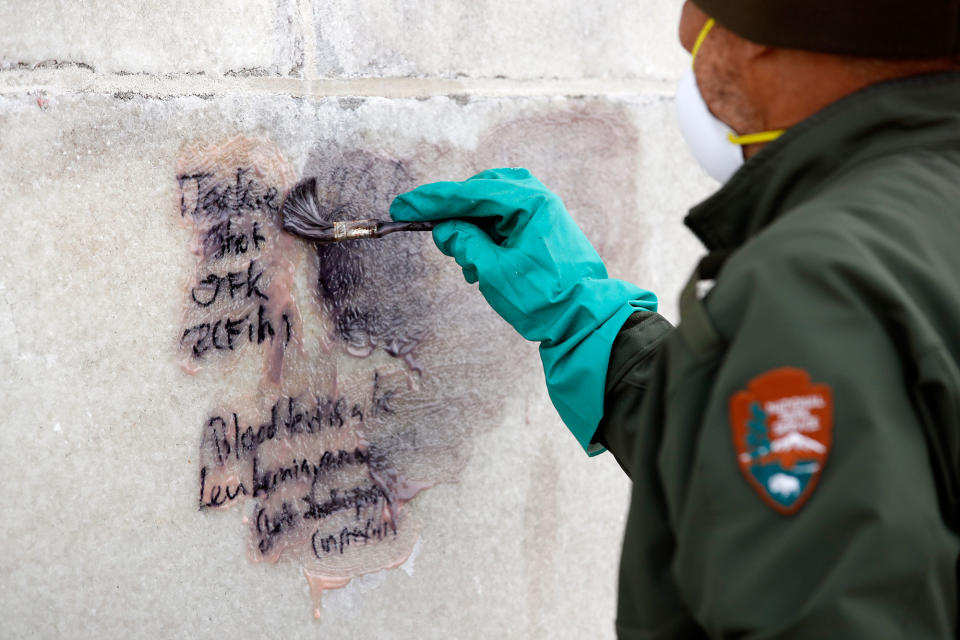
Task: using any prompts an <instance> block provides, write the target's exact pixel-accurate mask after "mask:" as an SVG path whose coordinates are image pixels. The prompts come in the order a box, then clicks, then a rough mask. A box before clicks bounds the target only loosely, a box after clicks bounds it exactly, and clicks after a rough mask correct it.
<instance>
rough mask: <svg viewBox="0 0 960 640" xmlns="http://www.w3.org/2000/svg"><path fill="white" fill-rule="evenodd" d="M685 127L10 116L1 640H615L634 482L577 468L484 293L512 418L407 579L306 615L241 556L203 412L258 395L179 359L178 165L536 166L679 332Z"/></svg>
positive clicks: (48, 110)
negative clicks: (206, 478)
mask: <svg viewBox="0 0 960 640" xmlns="http://www.w3.org/2000/svg"><path fill="white" fill-rule="evenodd" d="M671 110H672V104H671V103H670V101H668V100H664V99H661V98H657V97H650V98H646V97H634V98H623V99H616V100H607V99H566V98H538V99H475V100H469V101H465V100H454V99H450V98H433V99H429V100H423V101H418V100H387V99H380V98H373V99H349V100H345V99H328V100H319V101H314V100H304V99H296V98H288V97H232V98H217V99H200V98H196V97H183V98H171V99H167V100H153V99H143V98H139V97H132V98H129V99H118V98H115V97H111V96H103V95H94V94H87V95H51V96H49V97H48V98H45V99H44V100H42V101H38V100H37V98H36V96H33V95H14V96H7V97H0V132H2V134H0V158H3V161H0V198H2V201H3V202H4V206H3V207H2V209H0V224H2V225H3V228H4V229H5V230H6V238H7V240H6V242H4V243H0V336H2V337H0V370H2V371H3V372H4V376H5V381H6V382H5V384H4V385H3V387H2V389H0V406H2V407H3V408H4V411H3V417H2V419H0V466H2V467H3V468H4V470H5V473H6V475H7V476H8V477H9V478H11V482H10V483H9V484H10V490H9V491H8V492H7V498H6V501H5V504H4V507H3V517H2V518H0V536H2V537H3V538H4V539H6V540H8V541H10V549H9V550H8V552H7V553H5V554H2V555H0V601H3V602H4V605H5V606H4V610H5V614H4V616H5V617H4V621H3V625H2V627H3V629H4V631H3V634H2V635H4V636H5V637H14V638H18V637H102V636H108V637H109V636H117V635H129V636H130V637H150V636H162V637H183V638H187V637H189V638H213V637H222V636H224V635H227V636H230V637H238V638H239V637H256V636H261V637H262V636H265V637H308V636H309V637H316V636H323V637H358V638H362V637H391V638H432V637H455V638H467V637H477V636H478V635H479V636H482V637H508V638H529V637H557V638H583V637H591V638H602V637H613V622H612V621H613V617H614V606H615V588H616V566H617V560H618V557H619V547H620V535H621V529H622V522H623V516H624V513H625V505H626V504H627V492H628V482H627V480H626V478H625V477H624V476H623V475H622V473H621V472H620V470H619V469H618V468H617V466H616V464H615V462H614V461H613V460H612V458H611V457H610V456H604V457H601V458H599V459H594V460H588V459H586V457H585V456H584V455H583V453H582V452H581V451H580V450H579V449H578V447H577V445H576V443H575V442H574V440H573V438H572V437H570V436H569V435H568V434H567V433H565V431H564V429H563V426H562V425H561V424H560V423H559V421H558V419H557V418H556V416H555V414H554V412H553V410H552V408H551V407H550V405H549V401H548V400H547V398H546V394H545V391H544V389H543V385H542V380H541V377H540V376H541V374H540V373H539V372H538V370H537V366H538V359H537V356H536V348H535V347H534V346H533V345H529V344H525V343H523V342H522V341H519V340H516V339H515V338H512V337H511V336H510V333H509V331H508V330H507V328H506V327H505V326H504V325H503V324H502V323H499V324H498V322H499V321H498V320H497V319H496V318H494V317H493V316H492V315H491V314H490V312H489V311H486V310H485V309H484V307H483V305H482V301H481V300H480V298H479V295H478V293H477V292H476V289H475V287H471V286H468V285H466V284H465V283H462V288H461V289H459V290H458V294H457V296H460V295H462V296H463V301H462V302H457V303H456V304H460V305H462V308H463V309H465V310H468V309H469V310H472V311H470V312H469V313H467V314H465V315H464V316H463V317H462V318H460V319H459V322H462V323H464V324H467V323H476V326H478V327H482V328H483V329H484V331H488V332H489V334H488V336H489V340H487V342H489V343H492V344H496V343H498V341H502V340H505V341H506V343H505V344H508V345H510V347H509V350H510V352H511V354H512V355H511V356H510V357H508V358H504V360H503V362H502V363H501V364H500V365H491V366H490V367H489V370H488V371H485V372H484V374H485V379H486V381H485V382H484V383H483V384H482V385H480V386H479V387H478V389H477V391H478V392H480V393H482V394H485V395H486V396H487V397H488V398H493V399H494V400H495V401H496V402H495V404H496V407H497V408H496V410H495V411H491V412H490V413H489V414H484V415H479V416H473V417H472V418H471V419H474V420H477V421H478V422H479V423H483V424H484V426H483V428H478V429H475V430H474V431H473V432H471V435H470V437H469V439H468V440H467V441H466V444H465V446H464V448H463V455H464V465H463V466H462V469H461V470H460V471H459V474H460V478H459V481H458V482H455V483H448V484H440V485H438V486H436V487H434V488H432V489H429V490H427V491H425V492H423V493H421V494H420V495H418V496H417V497H416V498H415V499H413V500H412V501H411V502H410V504H409V508H410V509H411V513H413V514H415V515H416V517H417V518H418V519H419V520H420V522H421V523H422V529H421V535H420V539H419V542H417V544H416V546H415V548H414V552H413V556H412V557H411V558H410V559H409V560H408V561H407V562H406V563H405V564H404V565H403V567H401V568H400V569H395V570H390V571H385V572H380V573H374V574H370V575H367V576H365V577H363V578H360V579H358V580H355V581H354V582H352V583H351V584H350V585H349V586H347V587H346V588H345V589H343V590H340V591H333V592H329V593H328V594H327V595H326V596H325V597H324V600H323V605H322V608H321V611H320V619H319V621H314V620H313V619H312V617H311V616H310V611H311V608H310V602H309V597H308V595H307V592H306V587H305V586H304V582H303V578H302V576H301V575H300V574H299V568H298V566H297V565H296V564H295V563H293V562H283V561H281V562H280V563H279V564H278V565H276V566H274V565H271V564H269V563H259V564H253V563H250V562H249V561H248V560H247V559H246V557H245V551H244V549H245V546H246V542H245V540H246V538H247V531H248V527H247V526H246V525H244V524H242V523H241V518H242V517H243V515H244V514H243V512H242V509H233V510H228V511H223V512H210V511H198V510H197V492H198V478H197V474H198V458H197V453H198V445H199V442H200V435H201V428H202V425H203V420H204V416H205V415H206V412H207V411H209V410H210V409H211V408H212V406H213V405H214V404H215V402H216V400H217V398H218V397H220V395H219V394H223V393H225V392H226V391H229V389H227V388H226V387H225V384H226V383H225V382H224V380H227V379H229V380H230V381H232V382H231V384H232V383H238V382H237V381H238V380H241V381H242V380H244V379H245V378H244V375H243V374H242V371H241V374H238V375H237V376H233V377H221V376H219V375H217V374H215V372H211V371H206V372H201V373H200V374H198V375H197V376H195V377H191V376H189V375H186V374H185V373H184V372H183V371H182V370H181V368H180V366H179V364H178V356H177V337H178V335H179V331H180V329H181V324H180V323H181V320H182V305H183V300H184V291H185V287H187V286H188V284H189V282H190V278H191V277H193V274H194V269H195V264H196V260H195V257H194V256H192V255H191V254H190V253H189V252H188V251H187V250H186V247H187V246H188V244H189V241H190V232H189V230H188V229H186V228H185V227H183V226H182V225H181V224H180V220H179V218H180V216H179V210H180V205H181V203H180V195H179V193H180V192H179V189H178V182H177V179H176V167H177V158H178V154H179V153H180V152H181V149H182V148H183V146H184V144H186V143H189V142H197V143H201V144H213V143H218V142H220V141H223V140H226V139H229V138H231V137H232V136H236V135H243V136H248V137H250V138H257V139H262V140H266V141H269V142H270V144H271V145H275V147H276V149H278V151H279V153H280V154H281V155H282V156H283V158H284V159H285V161H286V162H287V163H288V164H289V166H290V167H291V170H292V171H293V172H294V173H295V174H296V176H297V177H302V176H303V175H304V174H305V173H308V172H310V171H315V170H317V167H321V166H323V159H324V158H327V159H329V158H339V157H343V158H348V157H353V156H351V155H350V154H351V153H355V152H357V151H362V152H364V153H366V154H372V155H374V156H377V157H382V158H389V159H393V160H396V161H402V162H403V163H405V166H406V167H408V169H409V171H410V174H411V178H412V179H413V180H415V181H425V180H435V179H448V178H450V179H457V178H465V177H467V176H468V175H470V174H471V173H472V172H474V171H476V170H479V169H481V168H486V167H489V166H495V165H500V166H517V165H524V166H528V167H529V168H530V169H531V170H533V171H534V173H536V174H537V175H539V176H540V177H541V178H542V179H543V180H544V182H546V184H548V185H549V186H551V187H552V188H554V189H555V190H556V191H557V192H558V193H560V194H561V195H562V196H563V197H564V198H565V200H566V202H567V203H568V206H569V207H570V209H571V212H572V213H573V215H574V216H575V218H576V219H577V220H578V221H579V222H580V223H581V224H582V225H583V226H584V228H585V230H586V232H587V234H588V236H589V237H590V238H591V239H592V240H593V241H594V242H595V243H596V244H597V246H598V248H599V250H600V252H601V254H602V255H603V256H604V257H605V258H606V259H607V260H608V262H609V265H610V269H611V272H612V273H613V274H614V275H616V276H620V277H624V278H629V279H632V280H634V281H636V282H638V283H640V284H643V285H645V286H647V287H649V288H651V289H653V290H655V291H658V292H659V293H661V295H662V298H663V301H664V312H665V313H666V314H667V315H668V317H670V318H671V319H674V320H675V319H676V312H675V300H676V298H675V293H676V291H677V289H678V288H679V286H680V284H681V283H682V281H683V280H684V278H685V277H686V275H687V273H688V272H689V269H690V267H691V265H692V261H693V258H694V256H695V254H696V248H695V245H694V243H693V242H692V241H691V239H690V238H689V235H688V234H686V232H685V231H683V230H682V226H681V224H680V219H681V218H682V215H683V210H684V209H685V208H686V206H688V205H690V204H692V203H693V202H694V201H695V200H696V199H697V197H698V196H699V195H701V194H704V193H705V192H706V191H707V190H708V189H709V188H710V185H709V184H708V183H707V182H706V181H705V180H704V179H703V178H702V177H701V176H700V174H699V172H698V170H697V169H696V167H695V166H693V164H692V163H691V162H690V161H689V158H688V157H686V155H685V154H686V152H685V151H681V150H680V147H681V143H680V142H679V138H678V136H677V134H676V132H675V130H674V127H673V125H672V113H671ZM423 241H424V242H427V243H428V242H429V241H428V240H427V239H426V238H424V239H423ZM425 247H427V248H429V245H425ZM424 255H428V254H427V253H424ZM436 264H438V265H442V267H438V268H442V269H445V270H446V271H444V272H443V273H442V274H440V275H441V276H442V277H443V278H451V280H450V281H451V282H453V281H456V280H457V279H458V278H459V274H458V272H457V270H456V267H455V265H454V264H453V263H452V262H449V261H439V260H438V261H437V263H436ZM438 277H439V276H438ZM458 300H459V297H458ZM304 314H305V315H306V312H304ZM470 354H471V347H469V346H465V347H464V348H463V351H462V356H461V359H462V360H463V361H464V362H465V363H469V362H470V361H471V355H470ZM451 362H455V359H454V360H453V361H451ZM238 366H241V365H238ZM241 368H242V366H241ZM454 370H455V369H451V371H454ZM254 373H256V372H254ZM238 384H239V383H238ZM478 406H488V405H486V404H484V405H478ZM485 411H486V410H485Z"/></svg>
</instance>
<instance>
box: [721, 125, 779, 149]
mask: <svg viewBox="0 0 960 640" xmlns="http://www.w3.org/2000/svg"><path fill="white" fill-rule="evenodd" d="M785 131H786V129H776V130H774V131H761V132H759V133H748V134H746V135H742V136H737V135H734V134H733V133H729V134H727V140H729V141H730V142H732V143H733V144H738V145H740V146H741V147H742V146H745V145H748V144H761V143H764V142H773V141H774V140H776V139H777V138H779V137H780V136H782V135H783V134H784V132H785Z"/></svg>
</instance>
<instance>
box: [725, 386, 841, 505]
mask: <svg viewBox="0 0 960 640" xmlns="http://www.w3.org/2000/svg"><path fill="white" fill-rule="evenodd" d="M730 427H731V430H732V431H733V446H734V449H735V450H736V452H737V461H738V462H739V464H740V470H741V471H742V472H743V475H744V476H746V478H747V481H748V482H749V483H750V485H751V486H753V488H754V489H756V490H757V493H759V494H760V497H761V498H763V500H764V502H766V503H767V504H769V505H770V506H771V507H773V508H774V509H776V510H777V511H779V512H780V513H782V514H785V515H791V514H794V513H796V512H797V511H798V510H799V509H800V507H802V506H803V504H804V503H805V502H806V501H807V499H808V498H809V497H810V494H811V493H813V489H814V487H815V486H816V485H817V480H818V479H819V478H820V473H821V472H822V471H823V465H824V463H825V462H826V460H827V455H828V454H829V453H830V446H831V444H832V442H833V393H832V391H831V390H830V387H828V386H827V385H825V384H813V381H812V380H811V378H810V375H809V374H808V373H807V372H806V371H804V370H803V369H795V368H790V367H783V368H781V369H774V370H772V371H768V372H766V373H764V374H763V375H761V376H758V377H756V378H754V379H753V380H751V381H750V383H749V384H748V385H747V390H746V391H739V392H737V393H736V394H734V396H733V397H732V398H730Z"/></svg>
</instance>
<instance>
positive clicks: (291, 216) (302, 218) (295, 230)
mask: <svg viewBox="0 0 960 640" xmlns="http://www.w3.org/2000/svg"><path fill="white" fill-rule="evenodd" d="M281 214H282V217H283V230H284V231H287V232H289V233H292V234H294V235H298V236H301V237H304V238H310V239H316V238H317V235H318V234H324V232H326V231H329V230H330V229H332V228H333V225H332V224H331V223H330V222H328V221H327V220H324V219H323V213H322V212H321V211H320V204H319V203H318V202H317V179H316V178H307V179H306V180H301V181H300V182H298V183H297V184H296V186H294V187H293V189H291V190H290V193H288V194H287V197H286V199H285V200H284V201H283V208H282V209H281Z"/></svg>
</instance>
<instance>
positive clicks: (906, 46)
mask: <svg viewBox="0 0 960 640" xmlns="http://www.w3.org/2000/svg"><path fill="white" fill-rule="evenodd" d="M918 3H919V4H921V5H924V7H918V6H917V4H918ZM851 4H858V5H861V6H859V7H855V8H850V7H849V6H848V5H851ZM927 4H930V5H935V7H936V11H934V10H933V9H931V12H932V13H933V15H935V16H936V17H937V18H938V20H932V19H930V18H929V17H919V18H918V17H917V16H916V15H915V14H916V13H917V12H921V13H922V12H924V11H926V5H927ZM904 5H905V3H903V2H897V1H895V0H882V1H881V0H860V2H853V1H852V0H778V1H777V2H770V0H735V1H733V0H697V3H696V4H694V3H693V2H690V1H689V0H688V1H687V2H686V3H685V5H684V7H683V13H682V16H681V19H680V42H681V43H682V44H683V46H684V47H685V48H686V49H687V50H688V51H691V50H692V49H693V46H694V43H695V42H696V40H697V36H698V34H700V33H701V31H702V29H703V26H704V25H705V24H706V22H707V20H708V19H709V18H711V17H712V18H714V19H715V20H716V21H717V25H716V26H715V27H714V28H713V29H712V30H711V31H710V33H709V36H708V37H707V38H706V39H705V40H704V41H703V44H702V45H701V47H700V50H699V52H698V54H697V58H696V61H695V66H694V71H695V73H696V76H697V83H698V85H699V88H700V92H701V93H702V94H703V97H704V100H705V101H706V103H707V105H708V106H709V108H710V110H711V111H712V112H713V114H714V115H715V116H716V117H717V118H719V119H720V120H722V121H723V122H725V123H726V124H728V125H729V126H730V127H731V128H732V129H733V130H734V131H735V132H736V133H738V134H741V135H743V134H747V133H753V132H758V131H767V130H772V129H786V128H789V127H791V126H793V125H794V124H796V123H797V122H799V121H800V120H803V119H804V118H806V117H808V116H810V115H812V114H813V113H815V112H816V111H819V110H820V109H821V108H823V107H825V106H827V105H828V104H831V103H832V102H835V101H837V100H839V99H840V98H843V97H844V96H846V95H849V94H851V93H853V92H855V91H858V90H859V89H862V88H864V87H867V86H869V85H871V84H876V83H878V82H883V81H885V80H892V79H895V78H900V77H904V76H909V75H915V74H920V73H929V72H933V71H943V70H948V69H957V68H960V62H958V57H957V54H956V53H955V51H956V49H957V48H958V47H960V39H958V37H960V15H958V14H960V0H951V1H944V0H935V1H934V0H926V1H925V0H913V1H912V2H911V4H910V5H909V6H906V7H905V6H904ZM941 13H943V14H944V15H942V16H941V15H940V14H941ZM867 14H869V15H867ZM898 16H901V17H903V20H902V21H900V22H899V24H902V25H904V28H903V29H901V30H898V29H895V28H894V27H895V26H896V25H897V24H898V20H897V17H898ZM857 18H861V19H860V20H859V21H858V19H857ZM921 23H923V24H921ZM928 23H929V24H928ZM933 23H937V24H936V25H935V26H936V30H935V32H934V31H930V32H929V33H928V34H926V35H929V36H930V37H929V38H927V37H925V36H924V34H918V33H917V32H916V31H915V30H916V29H919V28H928V31H929V30H930V29H931V28H932V27H931V25H932V24H933ZM871 29H873V30H874V31H871ZM946 32H949V33H950V34H952V35H947V34H946ZM844 34H848V35H844ZM881 36H883V37H881ZM897 52H903V54H902V55H898V53H897ZM853 54H856V55H853ZM759 146H760V145H753V146H752V147H747V148H745V153H746V155H747V156H748V157H749V155H751V154H752V153H755V152H756V151H757V150H758V149H759Z"/></svg>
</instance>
